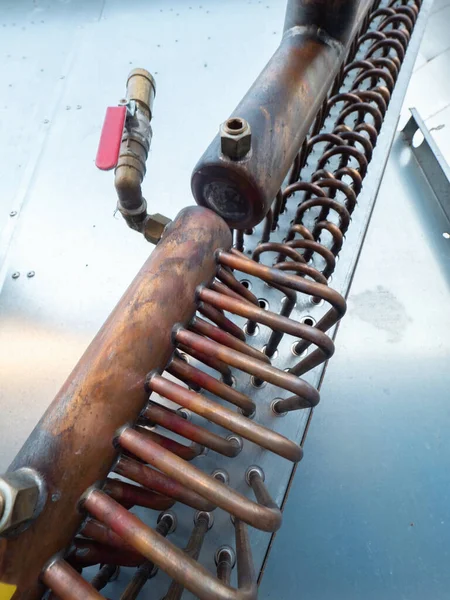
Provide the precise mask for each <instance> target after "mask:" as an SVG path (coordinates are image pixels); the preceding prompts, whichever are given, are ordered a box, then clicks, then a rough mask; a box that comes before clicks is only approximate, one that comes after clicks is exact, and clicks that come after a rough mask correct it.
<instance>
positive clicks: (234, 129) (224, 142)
mask: <svg viewBox="0 0 450 600" xmlns="http://www.w3.org/2000/svg"><path fill="white" fill-rule="evenodd" d="M220 147H221V150H222V154H223V155H224V156H226V157H227V158H230V159H231V160H239V159H241V158H244V156H246V155H247V154H248V153H249V152H250V148H251V147H252V132H251V129H250V125H249V124H248V123H247V121H246V120H245V119H241V118H240V117H231V118H230V119H227V120H226V121H225V123H222V125H221V126H220Z"/></svg>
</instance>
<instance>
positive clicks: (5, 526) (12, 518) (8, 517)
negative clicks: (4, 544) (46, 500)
mask: <svg viewBox="0 0 450 600" xmlns="http://www.w3.org/2000/svg"><path fill="white" fill-rule="evenodd" d="M41 497H42V487H41V486H40V485H39V476H38V475H37V473H35V472H34V471H32V470H31V469H19V470H17V471H13V472H11V473H5V474H4V475H3V476H2V477H0V498H1V502H0V504H1V505H2V507H3V508H2V511H1V515H0V535H6V534H10V533H12V532H13V530H14V529H16V528H17V527H18V526H19V525H21V524H22V523H24V522H26V521H29V520H30V519H32V518H33V517H35V516H37V515H36V512H37V510H38V509H39V504H40V503H39V500H40V498H41Z"/></svg>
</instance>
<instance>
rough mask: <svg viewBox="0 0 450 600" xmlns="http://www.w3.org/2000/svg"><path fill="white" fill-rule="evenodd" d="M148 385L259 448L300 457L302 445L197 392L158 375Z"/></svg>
mask: <svg viewBox="0 0 450 600" xmlns="http://www.w3.org/2000/svg"><path fill="white" fill-rule="evenodd" d="M192 335H195V334H192ZM291 377H292V376H291ZM149 386H150V388H151V389H152V390H153V391H155V392H156V393H157V394H160V395H161V396H163V397H165V398H168V399H169V400H172V401H173V402H177V403H178V404H180V405H181V406H183V407H184V408H187V409H189V410H191V411H192V412H194V413H196V414H198V415H200V416H202V417H204V418H205V419H207V420H208V421H211V423H215V424H216V425H220V426H221V427H224V428H225V429H228V430H229V431H232V432H233V433H235V434H237V435H240V436H242V437H243V438H244V439H246V440H250V441H251V442H253V443H254V444H258V446H261V448H265V449H266V450H270V451H271V452H274V453H275V454H278V455H279V456H282V457H283V458H286V459H287V460H291V461H292V462H298V461H299V460H301V458H302V451H301V448H300V447H299V446H298V445H297V444H295V443H294V442H291V441H290V440H288V439H287V438H285V437H284V436H282V435H280V434H279V433H276V432H275V431H271V430H270V429H267V428H266V427H262V426H261V425H258V424H257V423H254V422H253V421H251V420H250V419H247V418H245V417H244V416H242V415H240V414H238V413H236V412H234V411H232V410H229V409H228V408H225V407H224V406H221V405H220V404H216V403H215V402H211V400H208V399H207V398H204V397H203V396H201V395H200V394H197V392H193V391H191V390H187V389H186V388H184V387H182V386H180V385H178V384H176V383H174V382H172V381H169V380H168V379H165V378H164V377H161V375H158V374H156V373H154V374H153V375H152V376H151V377H150V379H149Z"/></svg>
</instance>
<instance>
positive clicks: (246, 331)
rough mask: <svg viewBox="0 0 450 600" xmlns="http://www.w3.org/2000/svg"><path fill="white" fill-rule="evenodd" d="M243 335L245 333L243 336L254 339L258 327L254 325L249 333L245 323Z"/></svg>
mask: <svg viewBox="0 0 450 600" xmlns="http://www.w3.org/2000/svg"><path fill="white" fill-rule="evenodd" d="M244 333H245V335H249V336H251V337H254V336H255V335H258V333H259V327H258V325H256V326H255V327H254V329H251V330H250V331H249V329H248V325H247V323H246V324H245V325H244Z"/></svg>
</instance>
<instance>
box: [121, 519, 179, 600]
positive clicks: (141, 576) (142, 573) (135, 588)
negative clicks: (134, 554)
mask: <svg viewBox="0 0 450 600" xmlns="http://www.w3.org/2000/svg"><path fill="white" fill-rule="evenodd" d="M174 530H175V524H174V521H173V517H172V516H171V515H169V514H165V515H161V518H160V519H159V521H158V523H157V525H156V527H155V531H156V533H159V535H161V536H162V537H167V536H168V535H169V533H172V532H173V531H174ZM157 571H158V570H157V568H156V566H155V564H154V563H153V562H151V561H149V560H146V561H145V562H144V563H142V565H141V566H140V567H139V568H138V570H137V571H136V573H135V574H134V576H133V578H132V580H131V581H130V583H129V584H128V585H127V587H126V588H125V590H124V591H123V594H122V595H121V596H120V600H135V599H136V598H137V597H138V595H139V592H140V591H141V590H142V589H143V587H144V586H145V584H146V583H147V581H148V580H149V579H150V578H151V577H154V576H155V575H156V573H157Z"/></svg>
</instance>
